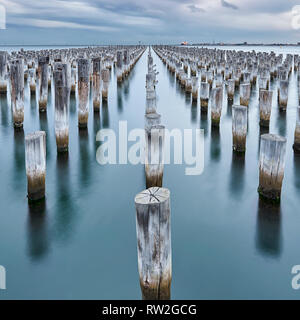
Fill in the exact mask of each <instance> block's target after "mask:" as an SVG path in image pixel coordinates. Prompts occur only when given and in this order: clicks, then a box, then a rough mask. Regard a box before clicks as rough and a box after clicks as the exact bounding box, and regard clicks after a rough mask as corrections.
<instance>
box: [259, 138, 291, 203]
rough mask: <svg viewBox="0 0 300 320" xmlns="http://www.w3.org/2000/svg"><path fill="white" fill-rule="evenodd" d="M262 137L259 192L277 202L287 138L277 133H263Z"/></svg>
mask: <svg viewBox="0 0 300 320" xmlns="http://www.w3.org/2000/svg"><path fill="white" fill-rule="evenodd" d="M260 139H261V140H260V158H259V187H258V193H259V194H260V196H261V197H262V198H265V199H267V200H270V201H272V202H275V203H276V202H279V201H280V195H281V187H282V180H283V176H284V166H285V150H286V139H285V138H284V137H281V136H279V135H275V134H263V135H262V136H261V138H260Z"/></svg>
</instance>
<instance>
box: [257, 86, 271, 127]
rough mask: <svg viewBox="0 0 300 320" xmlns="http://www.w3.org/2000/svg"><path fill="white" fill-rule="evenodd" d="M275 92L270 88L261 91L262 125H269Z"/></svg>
mask: <svg viewBox="0 0 300 320" xmlns="http://www.w3.org/2000/svg"><path fill="white" fill-rule="evenodd" d="M272 100H273V92H272V91H269V90H260V91H259V116H260V121H259V124H260V126H261V127H267V128H268V127H269V124H270V118H271V110H272Z"/></svg>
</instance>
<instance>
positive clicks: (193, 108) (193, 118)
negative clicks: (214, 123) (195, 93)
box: [191, 101, 198, 123]
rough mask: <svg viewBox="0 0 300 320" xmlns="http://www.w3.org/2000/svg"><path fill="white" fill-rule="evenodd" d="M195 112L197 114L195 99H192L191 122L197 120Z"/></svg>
mask: <svg viewBox="0 0 300 320" xmlns="http://www.w3.org/2000/svg"><path fill="white" fill-rule="evenodd" d="M197 114H198V108H197V101H192V105H191V122H192V123H196V122H197Z"/></svg>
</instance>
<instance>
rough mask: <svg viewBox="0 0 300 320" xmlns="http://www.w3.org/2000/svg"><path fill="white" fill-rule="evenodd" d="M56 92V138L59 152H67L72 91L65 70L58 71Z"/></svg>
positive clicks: (56, 74)
mask: <svg viewBox="0 0 300 320" xmlns="http://www.w3.org/2000/svg"><path fill="white" fill-rule="evenodd" d="M53 76H54V90H55V136H56V146H57V152H67V151H68V148H69V99H70V89H69V88H68V81H67V78H66V73H65V72H64V70H62V69H60V70H56V71H54V73H53Z"/></svg>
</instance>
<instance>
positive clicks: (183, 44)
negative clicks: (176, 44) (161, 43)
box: [181, 41, 189, 46]
mask: <svg viewBox="0 0 300 320" xmlns="http://www.w3.org/2000/svg"><path fill="white" fill-rule="evenodd" d="M188 44H189V43H188V42H187V41H183V42H181V45H182V46H187V45H188Z"/></svg>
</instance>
